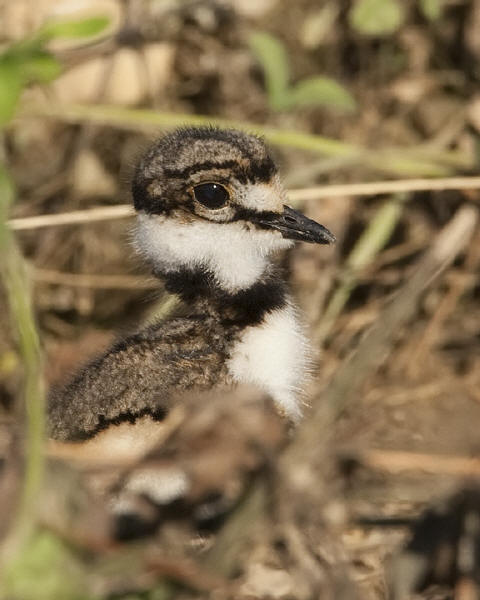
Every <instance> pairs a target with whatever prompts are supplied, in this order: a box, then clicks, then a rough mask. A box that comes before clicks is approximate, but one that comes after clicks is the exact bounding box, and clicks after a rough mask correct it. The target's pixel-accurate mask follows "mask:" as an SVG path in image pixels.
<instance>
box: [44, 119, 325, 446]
mask: <svg viewBox="0 0 480 600" xmlns="http://www.w3.org/2000/svg"><path fill="white" fill-rule="evenodd" d="M131 190H132V196H133V204H134V208H135V211H136V225H135V226H134V232H133V245H134V247H135V249H136V251H137V252H138V253H139V255H140V256H141V257H142V258H143V260H144V261H145V262H146V264H148V265H149V267H150V268H151V270H152V273H153V274H154V276H156V277H158V278H160V279H162V280H163V282H164V285H165V289H166V290H167V291H168V292H170V293H172V294H176V295H177V296H178V297H179V298H180V300H181V301H182V308H181V310H180V312H179V313H178V314H174V315H172V316H171V317H170V318H168V319H167V320H164V321H162V322H158V323H155V322H154V323H151V324H149V325H147V326H145V327H144V328H142V329H140V330H138V331H136V332H135V333H133V334H131V335H129V336H127V337H124V338H121V339H119V340H118V341H117V342H115V343H114V344H113V345H112V346H111V347H110V348H109V349H108V350H107V351H106V352H105V353H104V354H103V355H101V356H99V357H97V358H95V359H94V360H93V361H92V362H90V363H89V364H87V365H86V366H84V367H83V368H82V369H81V370H80V371H79V372H78V373H77V374H76V375H75V376H74V377H73V379H71V380H70V381H69V382H68V383H67V384H66V385H64V386H63V387H60V388H56V389H54V390H53V391H52V392H51V394H50V396H49V399H48V409H47V418H48V426H49V435H50V438H51V439H52V440H57V441H59V442H87V441H95V440H97V439H99V437H100V436H101V435H102V434H105V433H106V432H110V433H111V432H112V431H113V432H118V433H120V432H124V433H122V435H126V436H127V437H126V438H125V439H126V441H127V445H128V443H129V439H130V438H128V435H129V434H128V431H129V430H130V429H131V427H132V426H135V425H138V424H139V423H144V424H148V428H147V429H145V431H146V432H147V431H148V432H152V431H155V424H157V423H158V422H159V421H162V419H164V418H165V415H166V414H167V413H168V412H169V410H170V409H171V408H172V406H173V405H174V403H175V397H176V395H178V393H180V392H190V391H198V392H199V393H200V392H204V391H206V390H214V389H215V388H216V387H217V386H222V385H223V386H224V385H226V386H230V387H231V386H235V385H236V384H247V385H253V386H254V387H256V388H257V389H259V390H261V391H262V392H265V393H266V394H268V396H269V397H271V398H272V399H273V402H274V404H275V406H276V407H277V409H278V410H279V412H280V413H282V414H283V415H285V417H286V418H287V419H288V420H289V421H291V422H293V423H295V422H298V421H299V419H300V418H301V415H302V397H303V395H302V394H303V388H304V382H305V380H306V378H307V373H308V370H309V364H310V361H311V358H310V357H311V348H310V344H309V342H308V339H307V336H306V334H305V331H304V327H303V325H302V323H301V319H300V318H299V316H298V311H297V308H296V306H295V304H294V301H293V300H292V297H291V295H290V293H289V291H288V287H287V284H286V281H285V278H284V276H283V274H282V272H281V271H280V270H279V268H278V267H277V266H276V262H275V255H277V254H278V253H279V252H281V251H284V250H287V249H289V248H291V247H292V246H293V244H294V243H295V242H296V241H304V242H309V243H316V244H331V243H333V242H334V241H335V237H334V235H333V234H332V233H331V232H330V231H329V230H328V229H327V228H326V227H324V226H323V225H321V224H319V223H317V222H316V221H313V220H311V219H309V218H307V217H306V216H304V215H303V214H302V213H300V212H298V211H296V210H294V209H292V208H291V207H289V206H288V204H287V202H288V201H287V194H286V191H285V189H284V187H283V185H282V183H281V179H280V175H279V172H278V167H277V165H276V163H275V160H274V159H273V157H272V154H271V151H270V150H269V148H268V147H267V145H266V144H265V142H264V141H263V139H262V138H260V137H257V136H256V135H252V134H249V133H245V132H243V131H239V130H235V129H223V128H217V127H214V126H205V127H183V128H179V129H176V130H174V131H172V132H170V133H166V134H165V135H163V136H162V137H160V138H159V139H158V140H157V141H156V142H154V143H153V145H152V146H151V147H150V148H149V149H148V150H147V151H146V153H145V154H144V156H143V157H142V158H141V159H140V161H139V163H138V164H137V166H136V169H135V171H134V174H133V178H132V186H131ZM125 432H127V433H125ZM149 435H150V433H142V434H140V438H141V439H142V440H143V441H145V440H147V439H148V438H149ZM93 447H95V446H93Z"/></svg>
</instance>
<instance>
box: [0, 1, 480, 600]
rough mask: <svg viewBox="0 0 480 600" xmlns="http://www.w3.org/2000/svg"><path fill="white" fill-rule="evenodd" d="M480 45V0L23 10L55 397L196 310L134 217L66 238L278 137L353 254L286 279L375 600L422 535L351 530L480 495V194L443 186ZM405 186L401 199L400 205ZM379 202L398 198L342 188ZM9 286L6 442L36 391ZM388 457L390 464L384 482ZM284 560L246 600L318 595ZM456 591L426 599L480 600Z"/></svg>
mask: <svg viewBox="0 0 480 600" xmlns="http://www.w3.org/2000/svg"><path fill="white" fill-rule="evenodd" d="M479 32H480V1H479V0H296V1H288V0H230V1H228V0H224V1H220V0H218V1H216V0H183V1H182V0H123V1H121V0H96V1H93V0H91V1H90V0H36V2H35V3H33V2H32V1H31V0H15V1H11V0H3V2H0V43H1V47H2V48H3V53H2V54H1V55H0V128H1V129H0V132H1V148H0V161H1V163H2V165H3V166H2V172H1V175H2V181H1V182H0V183H1V186H0V191H1V192H2V193H3V196H4V200H3V203H2V206H1V210H2V215H0V217H2V218H3V217H6V215H7V210H8V218H9V219H14V221H12V223H11V226H12V230H13V231H15V238H16V244H17V246H18V248H19V249H20V251H21V254H22V255H23V257H24V258H25V261H26V262H25V265H26V267H25V268H26V273H27V276H26V278H25V280H24V282H23V284H22V285H26V287H25V288H24V291H25V290H28V289H31V294H32V302H33V311H34V318H35V322H36V323H37V326H38V334H39V339H40V346H41V351H42V355H43V363H42V364H43V366H42V372H44V375H45V380H46V383H47V386H48V385H52V384H55V383H58V382H61V381H64V380H65V379H66V378H68V377H69V376H70V375H71V373H73V372H74V371H75V370H76V369H77V368H78V367H79V365H81V364H82V363H84V362H85V361H86V360H88V359H89V358H91V357H93V356H95V355H97V354H98V353H100V352H101V351H102V350H103V349H105V348H106V347H107V346H108V345H109V344H110V343H111V342H112V341H113V340H114V339H115V338H116V337H117V336H118V335H119V334H122V333H126V332H129V331H132V330H134V329H135V328H137V327H139V326H140V324H141V323H143V322H145V321H146V320H147V319H150V318H153V317H156V318H163V317H164V316H166V315H167V314H168V312H169V311H170V310H171V308H172V305H173V300H172V298H170V297H168V296H167V295H166V293H164V292H163V290H162V286H161V283H159V282H157V281H155V280H154V279H152V278H151V277H150V274H149V272H148V271H147V270H146V268H145V267H144V266H143V265H142V264H141V261H139V259H138V258H137V257H135V255H134V252H133V249H132V248H131V247H130V230H131V227H132V220H131V218H130V217H129V216H128V215H127V212H128V211H127V210H125V213H124V214H123V213H122V215H121V216H122V218H114V217H113V216H109V215H112V213H109V212H108V211H107V213H106V215H107V216H106V217H103V218H102V217H97V216H94V214H93V213H87V214H86V215H85V216H84V217H83V218H82V219H83V220H82V222H81V223H74V222H73V221H72V219H73V217H71V218H70V220H69V217H68V216H67V217H66V218H65V220H64V223H63V224H57V223H55V220H54V219H50V220H49V218H50V217H53V216H55V215H57V214H59V213H72V212H73V211H84V210H87V209H90V208H98V207H105V208H107V209H108V208H111V207H115V206H116V205H124V204H128V203H129V202H130V192H129V181H130V176H131V172H132V169H133V167H134V165H135V162H136V160H137V159H138V157H139V156H140V155H141V153H142V151H143V150H144V149H145V148H146V147H147V146H148V144H149V142H150V141H151V140H152V139H154V138H155V137H157V136H158V135H160V134H161V132H162V131H164V130H165V129H167V128H171V127H175V126H178V125H181V124H190V123H195V124H208V123H212V122H213V123H220V124H226V125H228V126H235V127H242V128H245V129H246V130H248V131H253V132H256V133H259V134H261V135H264V136H265V137H266V140H267V142H268V143H269V144H270V145H271V146H272V148H273V150H274V153H275V155H276V157H277V159H278V161H279V165H280V169H281V173H282V177H283V180H284V183H285V186H286V187H287V188H288V190H289V193H290V198H291V203H292V205H295V206H297V207H300V208H301V209H302V211H303V212H305V213H306V214H307V215H308V216H309V217H311V218H313V219H316V220H318V221H320V222H321V223H323V224H324V225H325V226H327V227H328V228H329V229H330V230H331V231H332V232H334V233H335V235H336V236H337V239H338V242H337V244H336V246H335V247H333V248H324V247H310V246H307V245H303V246H298V247H297V248H295V249H294V250H293V251H292V252H291V253H289V254H288V256H286V257H284V258H283V259H282V261H283V264H284V267H285V269H286V271H287V273H288V275H289V278H290V282H291V285H292V287H293V292H294V295H295V297H296V299H297V301H298V303H299V305H300V307H301V309H302V311H303V313H304V320H305V322H306V323H307V326H308V330H309V332H310V335H311V338H312V339H313V340H314V342H315V345H316V348H318V351H319V361H318V369H317V372H316V375H315V380H314V383H313V385H312V390H311V404H312V406H313V407H314V410H316V408H317V407H318V406H319V405H320V404H322V403H327V404H328V406H329V407H333V408H332V413H333V422H334V425H332V426H331V427H330V426H329V437H328V439H329V447H328V449H327V450H325V449H322V453H323V454H322V456H324V457H325V455H326V454H327V455H328V457H329V458H328V459H327V458H325V462H324V463H323V465H324V467H325V465H329V466H328V468H325V469H324V470H323V471H322V472H321V473H318V482H319V483H318V485H319V486H322V489H323V490H324V493H325V497H330V496H329V494H330V493H331V495H332V498H334V500H331V503H330V504H331V507H333V508H332V511H333V512H332V511H330V512H331V513H332V514H334V513H335V515H337V516H336V517H335V518H333V517H332V519H333V521H334V522H335V523H336V524H337V525H336V526H337V527H338V531H337V534H336V537H337V538H338V539H339V540H341V543H342V548H343V550H342V553H341V554H342V561H343V563H345V564H347V565H348V567H349V569H350V570H349V573H350V576H351V578H352V580H353V581H354V582H355V584H356V585H358V586H359V588H358V589H360V590H361V594H363V596H361V597H365V598H372V599H383V598H386V597H387V595H386V594H387V592H386V587H387V584H386V575H385V564H386V563H385V558H386V557H389V556H390V555H392V553H393V552H394V551H395V550H396V549H398V548H399V547H400V544H401V542H402V541H404V540H405V539H407V536H408V528H407V527H406V526H405V527H404V528H403V529H402V528H395V527H386V528H385V527H381V526H373V525H372V526H368V527H367V526H364V525H363V526H362V525H359V524H358V523H356V524H354V523H353V522H352V520H349V519H348V518H347V517H346V516H345V515H346V514H347V513H348V514H349V515H352V514H354V515H357V516H358V515H360V516H361V517H362V518H364V519H367V518H372V519H374V520H375V519H377V520H378V519H380V517H381V518H387V517H388V518H390V517H395V518H400V517H402V518H404V517H405V516H407V517H412V518H414V517H415V516H416V515H418V514H419V510H420V509H421V508H423V507H424V506H426V505H427V503H428V502H429V501H431V500H432V498H441V497H443V495H444V494H446V493H447V492H451V491H452V490H454V489H456V488H457V487H458V485H459V484H460V481H461V480H463V477H464V476H465V475H466V474H469V475H471V472H470V470H469V469H470V467H468V468H467V469H466V471H465V469H463V468H461V467H459V466H458V464H457V463H455V464H454V466H449V467H445V465H444V463H443V462H442V460H443V459H445V460H446V459H447V458H449V457H450V458H452V457H463V458H465V459H466V458H469V457H475V456H478V452H479V449H480V438H479V430H480V352H479V350H480V314H479V311H478V300H479V295H480V280H479V276H478V267H479V264H480V239H479V235H478V230H477V229H478V228H477V227H476V225H477V221H478V210H477V207H478V200H479V193H478V190H477V188H478V187H480V186H479V183H478V181H475V180H473V179H472V180H471V181H472V183H471V185H469V184H468V182H467V183H465V181H463V180H462V181H463V183H461V184H459V186H456V185H455V184H450V185H447V184H446V185H445V186H444V187H445V188H448V187H450V188H451V189H438V188H436V187H435V182H436V181H438V179H439V178H441V179H443V178H451V177H465V176H474V175H476V173H477V171H478V160H479V153H478V149H479V140H480V138H479V131H480V93H479V88H478V82H479V79H480V62H479V58H480V36H479ZM385 181H398V182H399V186H398V188H397V189H396V191H395V193H393V194H392V193H390V191H389V188H388V186H387V188H385V187H382V182H385ZM2 182H3V183H2ZM369 182H380V184H379V185H380V187H379V188H372V189H370V188H367V189H366V190H365V189H364V188H361V187H360V188H358V189H357V188H337V187H336V188H326V187H325V186H327V185H340V184H356V183H369ZM406 182H410V183H411V184H412V185H411V187H409V185H408V183H406ZM459 187H461V188H462V189H459ZM440 188H442V186H440ZM329 189H331V190H332V191H331V192H329ZM412 189H413V190H414V191H411V190H412ZM307 190H308V191H307ZM7 204H8V205H9V207H8V208H7ZM96 214H98V213H96ZM37 215H44V216H45V219H44V220H43V221H41V222H35V221H30V220H29V219H28V218H29V217H33V216H37ZM4 241H5V240H4ZM12 243H13V242H12ZM1 248H2V246H0V249H1ZM6 248H7V246H3V252H5V254H4V256H7V254H6V253H7V250H6ZM17 259H18V260H20V259H19V257H17ZM0 260H2V259H1V257H0ZM4 264H6V262H5V263H4ZM12 264H14V263H12ZM18 264H20V263H18ZM22 268H23V267H22ZM7 275H8V274H7ZM7 280H8V277H7ZM5 281H6V280H5ZM5 281H4V283H5ZM7 283H8V281H7ZM7 288H8V285H7V286H6V287H4V288H3V290H2V289H1V288H0V411H1V415H2V420H3V421H4V422H8V419H9V418H10V415H11V414H12V412H15V406H16V402H17V399H18V398H19V397H21V396H22V389H23V385H24V381H25V356H24V355H23V354H22V349H21V345H20V347H19V345H18V339H19V338H18V336H19V334H18V332H17V328H16V324H15V314H17V315H18V313H15V311H13V317H12V310H11V308H10V310H9V308H8V304H9V300H8V293H6V289H7ZM20 289H23V288H20ZM22 293H23V292H21V294H22ZM10 304H11V300H10ZM379 332H380V333H379ZM20 339H22V337H21V334H20ZM329 423H330V421H329ZM320 433H321V432H318V444H319V446H321V444H322V443H323V442H322V439H321V435H320ZM4 445H5V444H4ZM370 451H375V452H377V453H380V455H378V454H374V455H372V456H373V458H372V457H371V456H370V455H369V456H370V458H371V461H373V462H368V460H367V459H365V460H367V463H368V465H367V467H365V465H363V462H362V460H363V458H364V457H365V456H366V454H365V453H366V452H367V453H368V452H370ZM389 452H392V453H393V454H389ZM404 452H410V453H411V454H412V456H413V454H414V453H415V456H416V457H417V458H418V456H420V459H421V460H427V459H428V460H430V459H431V458H432V457H440V462H439V463H438V464H437V463H435V464H436V465H437V466H434V467H432V466H431V463H429V462H428V460H427V463H422V462H421V464H420V467H419V468H418V469H417V470H415V469H413V471H414V472H412V473H409V474H408V476H402V477H403V478H401V479H400V480H399V479H398V478H397V471H402V469H401V468H400V467H398V466H397V467H395V466H393V467H392V466H391V465H392V464H394V463H395V460H397V459H398V457H399V456H400V454H401V453H404ZM325 453H326V454H325ZM417 455H418V456H417ZM340 456H341V457H345V456H347V457H348V461H347V462H348V464H349V465H350V467H351V464H353V463H352V462H351V461H352V460H353V458H352V456H353V457H354V459H355V461H359V462H361V463H362V465H363V467H362V468H363V469H365V471H363V470H361V474H360V475H359V476H358V477H359V479H358V480H357V479H355V478H356V477H357V469H356V468H355V469H354V471H355V474H354V475H352V472H353V471H351V470H348V477H347V475H345V473H344V472H343V471H342V469H340V468H339V469H336V468H334V467H333V466H332V465H338V460H339V457H340ZM379 456H380V457H379ZM402 456H404V455H403V454H402ZM412 456H410V460H413V459H412ZM359 457H363V458H362V460H360V458H359ZM385 457H387V458H385ZM388 457H390V459H391V460H392V461H393V463H388V460H389V458H388ZM422 457H423V458H422ZM425 457H427V459H425ZM442 457H443V458H442ZM383 459H385V461H386V463H385V464H387V463H388V465H390V466H387V467H386V468H384V467H380V466H379V464H380V463H381V460H383ZM420 459H419V460H420ZM342 460H343V459H342ZM345 460H346V459H345ZM369 460H370V459H369ZM406 460H407V463H408V460H409V457H408V456H407V457H406ZM452 460H453V458H452ZM329 461H330V462H329ZM355 461H354V462H355ZM376 461H377V462H376ZM340 462H342V461H340ZM343 464H344V463H343V462H342V465H343ZM382 464H383V463H382ZM395 464H396V463H395ZM410 464H411V462H410ZM449 464H450V463H449ZM462 464H463V463H462ZM469 464H470V463H469ZM425 465H427V466H425ZM428 465H430V467H428ZM322 468H323V467H322ZM476 468H477V470H478V467H476ZM376 469H379V470H380V472H377V471H376ZM407 470H408V469H407ZM327 471H328V472H329V474H330V475H329V477H331V478H332V479H331V480H330V479H328V478H327V479H325V477H326V475H325V473H326V472H327ZM340 471H341V472H342V474H341V475H340V474H339V472H340ZM333 472H334V474H332V473H333ZM477 475H478V473H477ZM345 478H346V479H345ZM352 478H353V480H352ZM347 480H348V481H347ZM339 481H341V483H339ZM332 482H334V483H332ZM325 490H329V492H328V493H327V492H325ZM339 490H341V492H340V491H339ZM339 494H340V496H339ZM339 498H341V500H339ZM330 499H331V498H330ZM330 504H329V503H328V502H327V501H326V504H325V505H326V506H327V505H328V506H330ZM339 507H340V508H339ZM333 509H335V510H336V511H337V512H335V510H333ZM339 512H340V513H341V514H342V515H343V516H342V518H340V517H338V514H339ZM329 514H330V513H329ZM330 516H331V515H330ZM328 518H330V517H328ZM328 518H327V517H326V519H327V521H328ZM380 520H381V519H380ZM339 522H340V525H339V524H338V523H339ZM432 543H433V542H432ZM277 550H278V548H277ZM452 552H453V551H452ZM427 554H428V552H427ZM330 558H331V557H330ZM330 558H325V560H326V562H327V563H328V562H329V560H330ZM267 562H268V561H267ZM331 562H332V564H334V563H335V561H334V560H333V559H332V560H331ZM260 563H261V561H259V562H258V563H255V564H256V565H257V566H256V567H255V566H254V567H250V571H249V570H248V568H246V570H244V580H243V583H242V585H243V586H244V587H243V588H241V590H243V591H241V592H240V591H239V590H240V588H237V591H236V592H235V594H236V597H251V598H257V597H258V598H260V597H261V598H263V597H265V598H266V597H268V598H270V597H274V598H277V597H278V598H297V597H298V598H303V597H305V598H306V597H316V596H314V595H309V594H310V593H313V592H311V590H310V591H307V592H305V590H302V589H297V590H296V585H297V584H296V583H295V578H294V577H293V576H292V577H293V578H289V576H287V575H286V574H285V573H286V572H285V571H279V572H281V573H283V574H285V577H284V578H283V579H282V578H280V579H278V577H277V579H275V577H276V576H277V575H275V577H274V576H273V575H272V573H270V572H267V574H265V573H266V571H265V569H267V567H265V566H263V567H260V566H258V565H259V564H260ZM343 563H342V564H343ZM262 564H263V563H262ZM268 568H270V569H271V568H272V567H271V565H270V566H269V567H268ZM476 568H477V571H476V573H477V576H478V564H477V567H476ZM262 569H264V571H262ZM245 573H247V575H248V573H250V579H248V576H247V575H245ZM450 575H451V573H450V571H449V575H448V576H445V578H444V579H445V580H446V581H447V583H448V582H449V581H450V580H449V577H450ZM245 578H246V579H245ZM440 579H441V578H440ZM474 579H475V578H474ZM265 581H267V582H270V584H268V583H267V584H265ZM275 582H276V583H275ZM437 583H438V582H437ZM443 583H445V581H444V582H443ZM450 583H451V582H450ZM262 585H263V586H264V585H267V588H266V589H267V591H265V590H264V588H263V587H262ZM452 585H453V584H452ZM249 586H250V587H249ZM255 586H256V587H255ZM312 589H317V588H312ZM438 589H440V588H438ZM438 589H437V588H435V592H434V593H435V594H438V595H436V596H435V595H428V596H422V597H425V598H427V597H428V598H438V599H440V598H453V597H455V598H459V599H460V600H467V599H468V600H469V599H470V598H473V597H478V596H461V595H459V594H460V592H459V591H458V588H455V586H454V585H453V587H448V586H447V587H446V588H445V589H443V588H442V589H440V591H438ZM453 589H457V591H455V592H454V591H452V590H453ZM462 589H463V588H462ZM262 590H263V591H262ZM279 590H280V591H279ZM442 590H443V591H442ZM37 591H38V590H37ZM22 593H26V592H22ZM29 593H30V592H28V593H27V595H26V596H25V595H24V596H22V597H24V598H26V597H28V598H29V597H51V596H35V595H33V596H32V595H28V594H29ZM144 593H147V592H145V590H144ZM148 593H150V592H148ZM151 593H152V594H153V592H151ZM442 594H443V595H442ZM453 594H455V595H453ZM17 595H18V592H17ZM107 595H108V594H107ZM10 597H17V596H15V595H14V596H10ZM19 597H20V596H19ZM64 597H66V598H70V597H76V596H73V595H72V596H69V595H68V594H67V595H65V596H64ZM101 597H104V596H101ZM105 597H106V596H105ZM117 597H118V596H117ZM120 597H124V596H123V595H122V596H120ZM125 597H126V596H125ZM129 597H130V596H129ZM138 597H140V596H138ZM142 597H149V598H150V597H151V598H152V599H153V598H154V597H155V598H157V596H142ZM160 597H162V598H163V597H171V596H160V595H159V596H158V598H160ZM179 597H180V596H179ZM181 597H184V596H181ZM185 597H200V596H188V595H187V596H185ZM222 597H223V596H222ZM324 597H327V596H324ZM328 597H330V596H328ZM331 597H336V598H343V597H345V598H347V596H346V595H345V596H341V595H340V594H339V593H338V594H337V595H334V596H331ZM349 597H350V596H349ZM352 597H355V595H354V596H352ZM356 597H360V596H356ZM399 597H401V596H399ZM402 597H403V596H402ZM404 597H410V596H404ZM412 597H413V596H412ZM416 597H417V596H416ZM135 598H137V596H135Z"/></svg>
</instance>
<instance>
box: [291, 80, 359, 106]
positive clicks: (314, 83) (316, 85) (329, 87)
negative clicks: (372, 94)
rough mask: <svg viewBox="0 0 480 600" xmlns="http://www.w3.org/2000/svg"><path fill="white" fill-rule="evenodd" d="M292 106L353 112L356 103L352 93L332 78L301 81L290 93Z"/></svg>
mask: <svg viewBox="0 0 480 600" xmlns="http://www.w3.org/2000/svg"><path fill="white" fill-rule="evenodd" d="M289 100H290V104H291V105H292V106H331V107H334V108H337V109H339V110H343V111H353V110H355V108H356V103H355V100H354V98H353V96H352V95H351V94H350V92H349V91H348V90H347V89H345V88H344V87H343V85H340V84H339V83H338V82H336V81H335V80H334V79H331V78H330V77H311V78H308V79H304V80H303V81H300V82H299V83H298V84H297V85H296V86H295V87H294V88H293V89H292V90H290V93H289Z"/></svg>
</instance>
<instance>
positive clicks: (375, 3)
mask: <svg viewBox="0 0 480 600" xmlns="http://www.w3.org/2000/svg"><path fill="white" fill-rule="evenodd" d="M348 18H349V22H350V25H351V27H353V29H355V30H356V31H358V32H359V33H362V34H365V35H388V34H389V33H393V32H394V31H396V30H397V29H398V28H399V27H400V25H402V23H403V21H404V19H405V9H404V6H403V5H402V4H400V3H399V2H398V1H397V0H357V1H356V3H355V5H354V6H353V7H352V8H351V9H350V13H349V16H348Z"/></svg>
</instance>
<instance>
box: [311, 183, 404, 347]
mask: <svg viewBox="0 0 480 600" xmlns="http://www.w3.org/2000/svg"><path fill="white" fill-rule="evenodd" d="M405 200H406V196H405V194H398V195H396V196H394V197H393V198H391V199H389V200H387V201H386V202H385V204H383V205H382V206H381V207H380V208H379V210H378V211H377V212H376V214H375V215H374V217H373V218H372V220H371V221H370V223H369V224H368V226H367V227H366V228H365V230H364V232H363V233H362V235H361V236H360V238H359V240H358V241H357V243H356V244H355V247H354V248H353V250H352V251H351V253H350V255H349V256H348V258H347V260H346V262H345V268H344V270H343V273H341V274H340V284H339V286H338V287H337V289H336V290H335V291H334V293H333V296H332V298H331V299H330V302H329V303H328V305H327V308H326V309H325V311H324V313H323V315H322V319H321V321H320V323H319V324H318V326H317V328H316V331H315V341H316V342H317V343H319V344H321V343H322V342H323V341H324V340H325V338H327V337H328V335H329V333H330V331H331V330H332V327H333V325H334V324H335V321H336V320H337V318H338V316H339V315H340V313H341V312H342V310H343V307H344V306H345V304H346V303H347V302H348V299H349V298H350V295H351V293H352V291H353V290H354V289H355V287H356V285H357V280H358V277H359V275H360V273H361V272H362V271H363V270H364V269H365V268H366V267H367V266H368V265H369V264H371V262H372V261H373V260H374V258H375V257H376V256H377V254H378V253H379V252H380V251H381V250H382V248H384V246H385V244H387V242H388V240H389V239H390V237H391V236H392V233H393V232H394V230H395V227H396V226H397V223H398V221H399V220H400V217H401V216H402V214H403V208H404V206H405Z"/></svg>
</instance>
